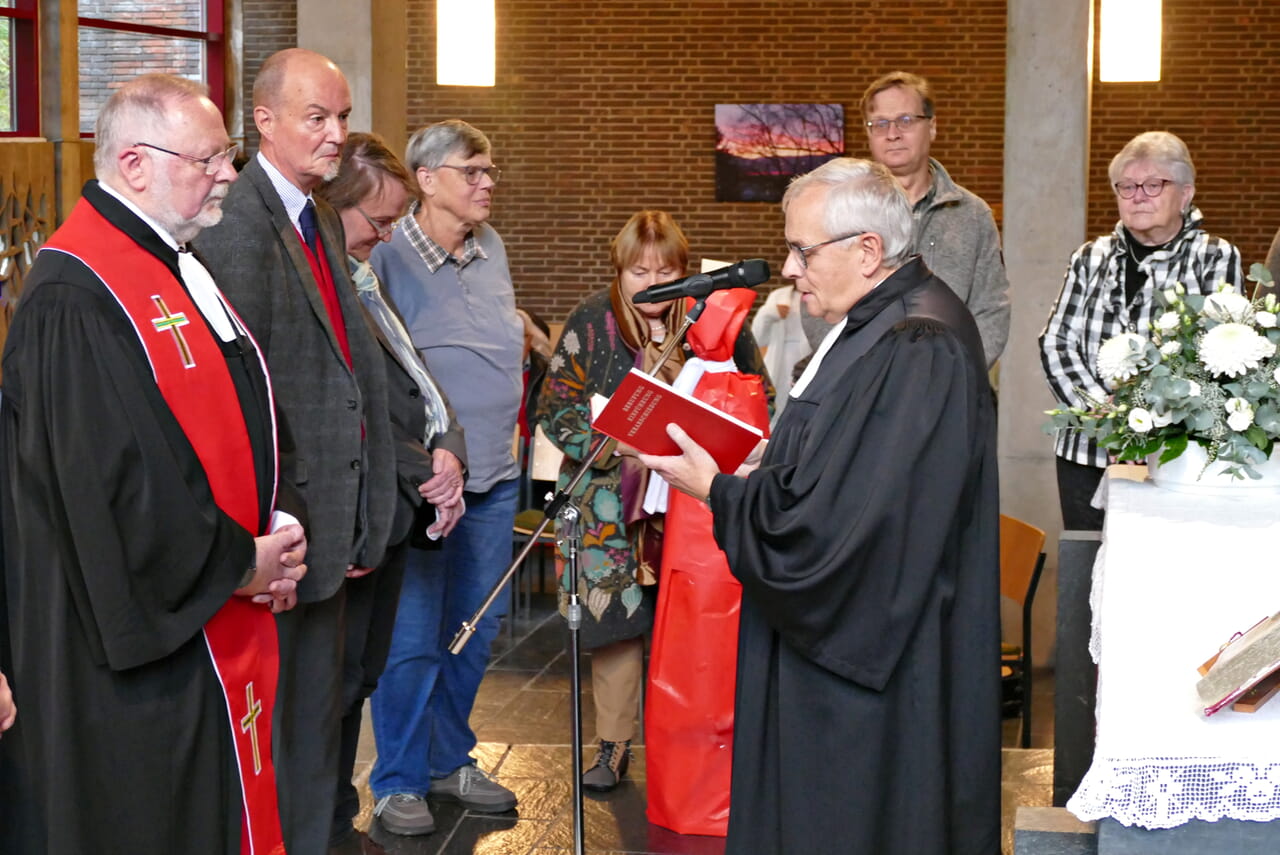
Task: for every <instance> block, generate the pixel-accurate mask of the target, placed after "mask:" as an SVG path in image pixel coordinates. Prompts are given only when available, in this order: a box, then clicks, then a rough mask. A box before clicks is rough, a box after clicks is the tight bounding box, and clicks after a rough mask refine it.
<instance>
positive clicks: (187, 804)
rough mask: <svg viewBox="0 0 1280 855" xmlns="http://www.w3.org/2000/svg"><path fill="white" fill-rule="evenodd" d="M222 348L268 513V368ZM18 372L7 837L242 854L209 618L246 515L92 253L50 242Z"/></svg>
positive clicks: (126, 849)
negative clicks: (235, 515) (197, 442)
mask: <svg viewBox="0 0 1280 855" xmlns="http://www.w3.org/2000/svg"><path fill="white" fill-rule="evenodd" d="M84 192H85V195H84V198H83V199H82V200H81V201H80V202H79V203H78V204H81V205H85V204H91V205H92V206H93V207H94V208H96V209H97V210H98V211H99V212H100V213H101V214H103V215H104V216H105V217H106V218H107V220H108V221H109V222H110V223H111V224H112V225H114V226H116V227H118V228H119V229H120V230H121V231H122V232H124V233H125V234H126V235H128V236H129V237H130V238H132V240H133V241H134V243H135V244H136V252H137V253H138V254H139V256H140V257H142V256H143V255H144V254H148V253H149V254H151V255H153V256H156V257H158V258H160V259H161V260H162V261H163V262H164V264H165V265H166V266H167V267H168V268H169V269H170V271H171V272H172V274H173V275H174V276H175V277H178V278H179V279H180V277H179V274H178V266H177V253H176V252H175V251H174V250H172V249H171V248H169V247H168V246H167V245H166V244H165V243H164V242H163V241H162V240H161V239H160V238H159V237H158V236H157V235H156V234H155V232H154V231H152V230H151V228H150V227H149V226H147V225H146V224H145V223H144V222H143V221H142V220H140V219H139V218H138V217H137V216H136V215H134V214H133V213H132V212H131V211H129V210H128V209H127V208H126V207H125V206H123V205H122V204H120V202H119V201H117V200H116V199H114V198H113V197H111V196H110V195H108V194H106V193H105V192H104V191H103V190H101V189H100V188H99V187H98V186H97V184H96V182H90V183H89V184H88V185H87V186H86V187H85V191H84ZM121 284H123V285H125V286H128V287H134V286H136V287H146V283H145V282H131V283H116V286H117V287H120V285H121ZM193 323H200V321H193ZM205 329H206V330H207V329H208V327H207V324H206V326H205ZM208 334H209V335H213V333H212V332H211V331H210V332H209V333H208ZM221 349H222V352H223V354H224V355H225V357H226V360H227V365H228V369H229V371H230V374H231V378H232V382H233V384H234V386H235V394H236V397H237V398H238V399H239V402H240V405H241V406H240V409H241V410H242V412H243V415H244V421H245V425H246V428H247V431H248V435H249V440H250V446H251V451H252V456H253V466H254V470H255V473H256V475H257V481H258V493H259V501H258V505H259V513H260V516H261V519H262V520H263V521H265V520H266V519H268V517H269V515H270V512H271V504H272V488H273V484H274V481H275V468H276V449H275V447H274V443H273V439H272V416H271V410H270V398H269V396H268V394H267V386H266V383H267V380H266V376H265V374H264V373H263V371H262V369H261V366H260V363H259V360H258V357H257V354H256V352H255V350H254V349H253V347H252V343H251V342H250V341H249V340H248V339H246V338H244V337H241V338H239V339H237V340H236V341H233V342H223V343H222V345H221ZM3 379H4V387H3V399H2V403H0V445H2V447H0V511H2V512H3V516H2V517H0V521H2V523H3V526H4V538H3V540H4V548H5V562H4V575H3V578H0V588H3V590H0V602H5V603H6V604H7V612H6V613H5V614H2V615H0V630H3V631H4V632H5V633H7V636H8V642H9V650H8V656H7V659H8V661H5V662H3V663H0V665H2V666H3V668H4V670H5V671H6V672H7V673H8V674H9V677H10V680H11V682H12V683H13V687H14V691H15V696H16V698H17V699H18V705H19V710H20V715H19V717H18V722H17V724H16V725H15V727H14V728H13V729H12V730H11V731H9V732H8V733H6V734H4V738H3V739H0V774H2V775H4V776H5V780H4V781H3V782H0V793H4V794H5V796H6V798H5V799H4V802H3V803H0V852H5V853H15V855H17V853H32V855H34V853H43V854H44V855H86V853H94V855H141V853H157V855H158V854H159V853H184V855H231V853H239V852H240V838H241V796H240V789H239V788H240V783H239V780H238V778H237V775H236V767H235V758H234V754H233V747H232V740H231V734H230V727H229V723H228V716H227V702H226V699H225V697H224V695H223V693H222V689H221V687H220V685H219V683H218V680H217V678H216V676H215V672H214V669H213V665H212V662H211V660H210V654H209V651H208V649H207V648H206V643H205V639H204V637H203V634H202V628H203V626H204V624H205V623H206V622H208V621H209V619H210V618H211V617H212V616H213V615H214V613H215V612H217V611H218V609H219V608H220V607H221V606H222V605H223V604H224V603H226V602H227V600H228V599H229V598H230V597H231V596H232V592H233V591H234V590H235V588H236V587H238V585H239V583H240V579H241V578H242V576H243V574H244V573H245V571H246V569H247V568H249V567H250V566H252V565H253V562H254V556H255V546H254V540H253V535H252V534H251V533H250V532H249V531H247V530H246V529H245V528H243V527H241V526H240V525H238V524H236V522H235V521H234V520H232V519H231V518H230V517H229V516H227V515H226V514H225V513H223V512H222V511H221V510H220V509H219V508H218V507H217V505H215V503H214V499H213V497H212V494H211V490H210V486H209V483H208V480H207V479H206V477H205V474H204V470H203V469H202V467H201V464H200V462H199V460H198V459H197V457H196V455H195V452H194V450H193V449H192V447H191V445H190V443H189V442H188V440H187V438H186V436H185V434H184V433H183V431H182V430H181V429H180V427H179V425H178V422H177V420H176V419H175V418H174V416H173V413H172V411H171V410H170V409H169V407H168V406H167V404H166V402H165V399H164V398H163V397H162V395H161V393H160V391H159V389H158V388H157V386H156V383H155V380H154V379H153V375H152V371H151V368H150V366H149V364H148V361H147V359H146V357H145V355H144V352H143V349H142V347H141V345H140V344H139V340H138V334H137V333H136V332H135V331H134V329H133V328H132V327H131V325H130V321H129V319H128V317H127V316H126V315H125V313H124V312H123V311H122V310H121V309H120V307H119V305H118V304H117V303H116V302H115V301H114V299H113V298H112V296H111V294H110V293H109V292H108V291H107V289H106V288H104V287H103V285H102V283H101V282H100V281H99V280H98V278H97V277H96V276H95V275H94V274H93V273H91V272H90V271H89V270H88V269H87V268H86V267H85V266H84V264H83V263H82V262H80V261H79V260H78V259H76V258H73V257H71V256H70V255H68V254H65V253H61V252H42V253H41V254H40V255H39V256H38V257H37V259H36V261H35V263H34V265H33V266H32V269H31V271H30V275H29V276H28V278H27V280H26V285H25V290H24V293H23V295H22V300H21V304H20V306H19V308H18V311H17V313H16V315H15V317H14V320H13V325H12V327H11V328H10V331H9V337H8V340H7V342H6V344H5V349H4V372H3ZM229 417H230V416H229ZM296 509H297V508H296V506H292V507H290V510H296ZM4 647H5V645H0V650H3V649H4ZM15 794H16V797H15Z"/></svg>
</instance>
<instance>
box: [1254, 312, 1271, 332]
mask: <svg viewBox="0 0 1280 855" xmlns="http://www.w3.org/2000/svg"><path fill="white" fill-rule="evenodd" d="M1253 319H1254V321H1256V322H1257V324H1258V326H1260V327H1262V328H1263V329H1265V330H1269V329H1273V328H1274V327H1275V325H1276V313H1275V312H1258V313H1257V314H1255V315H1254V316H1253Z"/></svg>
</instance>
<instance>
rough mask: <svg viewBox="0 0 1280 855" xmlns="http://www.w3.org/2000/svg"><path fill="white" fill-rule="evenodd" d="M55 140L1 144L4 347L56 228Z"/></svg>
mask: <svg viewBox="0 0 1280 855" xmlns="http://www.w3.org/2000/svg"><path fill="white" fill-rule="evenodd" d="M53 179H54V159H53V144H52V143H47V142H31V143H25V142H13V143H4V144H0V350H2V349H3V347H4V340H5V336H6V335H7V333H8V332H9V320H10V318H12V317H13V310H14V308H15V307H16V306H17V303H18V300H19V299H21V297H22V282H23V279H24V278H25V277H26V275H27V271H28V270H29V269H30V268H31V262H32V261H34V260H35V257H36V250H38V249H39V248H40V245H41V244H42V243H44V241H45V240H46V239H48V237H49V235H50V234H51V233H52V232H53V229H54V225H55V222H54V209H55V204H54V200H55V196H54V180H53Z"/></svg>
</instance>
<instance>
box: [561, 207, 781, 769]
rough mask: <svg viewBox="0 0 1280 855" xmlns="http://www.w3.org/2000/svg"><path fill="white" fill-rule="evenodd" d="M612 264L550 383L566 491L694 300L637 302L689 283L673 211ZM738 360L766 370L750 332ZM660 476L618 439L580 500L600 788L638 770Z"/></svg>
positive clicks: (621, 248)
mask: <svg viewBox="0 0 1280 855" xmlns="http://www.w3.org/2000/svg"><path fill="white" fill-rule="evenodd" d="M610 259H611V261H612V262H613V266H614V269H615V271H616V275H615V276H614V280H613V283H612V285H611V286H610V287H609V288H608V289H607V290H604V291H599V292H597V293H594V294H592V295H590V296H588V297H586V298H585V299H584V300H583V301H582V302H581V303H579V304H578V306H577V308H575V309H574V310H573V312H572V313H571V314H570V315H569V319H568V320H567V321H566V323H565V327H564V331H563V333H562V334H561V336H560V341H559V344H558V345H557V347H556V351H555V354H554V355H553V356H552V357H551V362H550V364H549V366H548V369H547V376H546V379H545V381H544V382H543V387H542V396H541V399H540V401H539V405H538V422H539V423H540V424H541V425H542V428H543V430H544V431H545V432H546V434H547V436H548V437H549V438H550V439H551V441H552V442H553V443H554V444H555V445H556V446H557V447H559V448H560V449H561V450H562V451H564V452H565V459H564V463H563V464H562V466H561V470H560V481H559V485H558V486H560V487H563V486H564V485H565V484H566V483H568V480H569V477H570V476H571V475H572V474H573V472H574V471H575V470H576V469H577V467H578V465H579V464H580V462H581V460H582V459H583V457H585V456H586V454H587V452H588V450H589V449H590V447H591V444H592V440H593V438H594V436H595V434H593V433H592V432H591V429H590V425H591V415H590V413H591V409H590V408H591V398H592V396H593V395H602V396H604V397H606V398H607V397H609V396H610V395H612V394H613V392H614V390H616V389H617V388H618V384H619V383H621V382H622V378H623V377H625V376H626V374H627V372H628V371H630V370H631V369H632V368H639V369H640V370H642V371H645V372H648V371H650V370H651V369H652V367H653V366H654V364H656V362H657V360H658V356H659V354H660V353H661V352H662V348H663V343H664V341H665V340H666V338H667V336H669V335H674V334H675V333H676V332H678V331H679V329H680V326H681V324H682V323H683V322H684V314H685V305H684V303H685V301H684V300H671V301H668V302H665V303H656V304H655V303H646V304H642V305H639V306H637V305H634V304H633V303H632V302H631V298H632V297H634V296H635V295H636V294H637V293H639V292H640V291H642V290H643V289H645V288H648V287H650V286H651V285H655V284H658V283H660V282H667V281H670V280H672V279H678V278H680V277H682V276H684V275H685V269H686V267H687V265H688V260H689V242H688V240H687V239H686V238H685V236H684V233H683V232H682V231H681V230H680V227H679V226H678V225H676V223H675V221H674V220H673V219H672V218H671V216H670V215H669V214H667V213H665V212H663V211H640V212H639V213H637V214H635V215H634V216H632V217H631V219H630V220H628V221H627V224H626V225H625V226H623V227H622V231H620V232H618V235H617V237H615V238H614V239H613V243H612V245H611V246H610ZM687 347H688V346H687V345H684V346H683V347H682V348H679V349H677V350H676V351H675V352H673V353H672V355H671V357H670V358H669V359H668V360H667V362H666V363H665V364H664V365H663V366H662V368H661V369H660V370H659V372H658V376H659V377H660V378H661V379H663V380H664V381H666V382H668V383H670V382H671V381H672V380H674V379H675V377H676V375H677V374H679V372H680V368H681V366H682V365H683V364H684V361H685V355H686V353H687ZM734 362H735V363H736V364H737V366H738V368H739V370H740V371H742V372H743V373H748V374H763V373H764V365H763V362H762V360H761V358H760V352H759V350H758V349H757V347H756V343H755V339H754V338H753V337H752V336H751V332H750V330H749V329H747V328H746V326H745V325H744V327H743V329H742V333H741V335H740V336H739V338H738V342H737V346H736V348H735V350H734ZM625 451H627V452H629V449H626V450H625ZM648 474H649V473H648V470H647V469H645V468H644V467H643V466H641V465H640V463H639V461H638V460H637V459H636V458H635V457H634V455H632V454H630V453H625V454H624V453H619V450H618V446H617V443H616V442H615V441H613V440H610V441H609V443H608V444H607V445H606V447H605V449H604V452H603V453H602V454H601V455H600V457H599V458H598V459H597V460H596V462H595V465H593V466H592V468H591V470H590V472H589V473H588V474H587V475H586V477H584V478H583V480H582V481H581V482H580V483H579V485H578V487H577V489H576V490H575V491H574V495H573V500H574V502H575V503H576V504H577V505H578V507H579V509H580V510H581V513H582V519H581V535H582V537H581V545H580V547H579V550H578V581H577V590H578V595H579V597H580V598H581V601H582V603H583V605H584V609H583V622H582V629H581V639H582V645H583V647H585V648H587V649H590V650H591V651H592V656H591V679H592V694H593V697H594V700H595V706H596V736H597V738H598V739H599V742H600V747H599V751H598V753H597V755H596V760H595V763H594V764H593V765H592V766H591V768H590V769H588V770H587V772H586V773H585V774H584V775H583V778H582V783H583V786H584V787H586V788H587V789H591V790H596V791H607V790H611V789H613V787H615V786H616V785H617V783H618V781H619V780H620V779H621V778H622V776H623V775H625V774H626V770H627V764H628V758H629V755H630V745H631V740H632V739H633V738H634V736H635V731H636V713H637V711H638V709H639V703H640V684H641V681H642V679H643V676H644V634H645V633H646V632H647V631H648V630H649V629H650V627H652V625H653V606H654V600H655V597H654V588H653V586H654V584H655V583H656V582H657V580H658V567H659V564H660V563H661V560H662V518H661V516H648V515H646V514H645V512H644V510H643V508H642V504H643V501H644V494H645V488H646V486H647V483H648ZM562 549H563V547H562ZM567 577H568V574H565V578H562V579H561V609H562V610H564V608H565V605H566V603H567V599H568V591H569V585H570V584H571V580H570V579H569V578H567Z"/></svg>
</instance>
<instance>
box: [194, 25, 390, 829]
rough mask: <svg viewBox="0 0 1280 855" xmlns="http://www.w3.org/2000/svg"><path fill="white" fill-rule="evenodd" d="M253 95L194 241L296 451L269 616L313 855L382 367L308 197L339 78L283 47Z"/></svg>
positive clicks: (337, 226) (337, 107)
mask: <svg viewBox="0 0 1280 855" xmlns="http://www.w3.org/2000/svg"><path fill="white" fill-rule="evenodd" d="M253 101H254V121H255V123H256V124H257V127H258V130H259V133H260V134H261V140H262V141H261V150H260V151H259V152H258V155H257V156H256V157H255V158H254V159H253V160H252V161H250V163H249V165H248V166H246V167H245V169H244V172H243V173H242V175H241V180H240V181H237V182H236V184H235V185H233V188H232V192H231V193H230V194H229V195H228V196H227V200H226V202H225V203H224V205H223V211H224V212H225V214H224V216H223V220H222V223H221V224H220V225H219V226H217V227H216V228H212V229H207V230H206V231H205V232H204V233H203V234H202V235H201V239H200V241H199V243H198V247H199V249H200V251H201V252H202V253H203V254H204V257H205V258H206V259H207V260H208V262H209V266H210V268H211V269H212V271H213V273H214V276H215V278H216V279H217V281H218V282H219V283H220V284H221V285H222V287H223V290H224V292H225V293H226V295H227V297H228V298H229V299H230V300H231V302H232V304H233V305H234V306H235V308H236V310H237V311H238V312H239V313H240V315H241V317H242V318H243V320H244V322H245V324H246V325H247V326H248V327H249V329H250V330H251V331H252V332H253V334H254V335H255V336H256V337H257V339H258V342H259V344H260V345H261V347H262V350H263V353H264V354H265V355H266V358H267V363H268V367H269V369H270V371H271V379H272V383H273V387H274V389H275V392H276V396H277V400H278V401H279V402H280V406H281V408H282V409H283V410H284V412H285V414H286V416H287V419H288V423H289V427H290V429H291V430H292V432H293V434H294V439H295V441H296V444H297V452H298V488H299V490H300V491H301V492H302V494H303V497H304V498H305V499H306V502H307V508H308V513H309V516H310V522H311V530H310V531H309V532H308V536H309V540H310V550H309V552H308V565H309V567H310V572H309V573H308V575H307V577H306V582H305V585H303V586H300V587H299V589H298V599H299V605H298V607H297V608H296V609H294V610H293V611H292V612H289V613H288V614H287V616H282V617H281V619H280V620H279V621H278V629H279V633H280V659H281V674H280V689H279V697H280V702H279V704H278V705H277V715H276V719H277V722H276V730H275V733H276V734H277V739H276V745H275V753H276V763H277V776H278V782H279V783H278V789H279V791H280V812H281V819H282V822H283V825H284V834H285V842H286V844H287V847H288V850H289V851H290V852H300V853H320V852H325V851H326V850H327V848H328V840H329V827H330V821H331V818H332V815H333V802H334V796H335V792H336V785H337V781H336V776H337V772H336V770H337V768H338V745H339V724H340V721H341V714H342V710H341V676H342V675H341V669H342V661H343V656H342V639H343V624H342V619H343V612H344V602H345V601H344V595H345V591H344V583H345V581H346V577H347V574H348V572H353V573H358V572H360V571H361V569H363V568H369V567H376V566H377V565H378V564H379V562H380V561H381V560H382V554H383V551H384V549H385V546H386V541H387V536H388V529H389V527H390V524H391V520H392V517H393V515H394V504H395V490H396V482H395V459H394V452H393V448H392V443H391V435H390V425H389V422H388V416H387V389H386V383H387V380H386V373H385V369H384V367H383V362H382V356H381V354H380V353H379V350H378V343H377V341H376V340H375V339H374V336H373V333H372V332H371V331H370V329H369V327H368V325H367V322H366V321H365V318H364V314H363V313H362V312H361V310H360V306H359V302H358V300H357V298H356V294H355V289H354V288H353V286H352V284H351V279H350V274H349V273H348V269H347V263H346V243H345V240H344V237H343V232H342V224H341V221H340V220H339V218H338V215H337V214H336V213H335V212H334V210H333V209H332V208H331V207H329V206H328V205H327V204H326V203H325V202H323V201H322V200H319V199H316V200H312V199H311V191H312V190H313V189H315V188H316V187H318V186H319V185H320V184H321V183H322V182H323V181H326V180H331V179H332V178H333V177H334V175H336V173H337V169H338V157H339V152H340V150H341V146H342V143H343V141H344V140H345V139H346V134H347V115H348V114H349V113H350V111H351V95H350V90H349V88H348V86H347V82H346V79H345V78H344V77H343V75H342V72H341V71H340V70H339V69H338V67H337V66H336V65H334V64H333V63H332V62H331V61H329V60H328V59H326V58H325V57H323V56H321V55H319V54H316V53H312V52H311V51H306V50H301V49H290V50H286V51H281V52H280V53H277V54H275V55H273V56H272V57H270V58H268V59H267V61H266V62H265V63H264V64H263V66H262V70H261V71H260V72H259V75H258V78H257V80H256V82H255V84H254V90H253ZM304 235H305V236H306V237H304ZM308 237H309V238H310V241H308V239H307V238H308ZM312 243H313V244H314V245H311V244H312Z"/></svg>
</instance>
